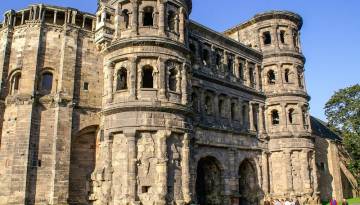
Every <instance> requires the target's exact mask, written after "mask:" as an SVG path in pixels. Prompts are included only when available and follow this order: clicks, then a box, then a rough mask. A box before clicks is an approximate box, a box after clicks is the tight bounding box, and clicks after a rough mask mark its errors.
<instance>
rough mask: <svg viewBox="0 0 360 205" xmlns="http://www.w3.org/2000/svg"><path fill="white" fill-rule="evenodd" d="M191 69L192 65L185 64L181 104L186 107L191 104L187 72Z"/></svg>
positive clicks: (182, 73) (182, 74)
mask: <svg viewBox="0 0 360 205" xmlns="http://www.w3.org/2000/svg"><path fill="white" fill-rule="evenodd" d="M189 68H190V65H187V64H186V63H184V64H183V66H182V70H181V102H182V104H183V105H186V104H187V103H188V102H189V93H188V91H189V90H188V88H189V87H190V86H189V83H188V76H187V72H188V69H189Z"/></svg>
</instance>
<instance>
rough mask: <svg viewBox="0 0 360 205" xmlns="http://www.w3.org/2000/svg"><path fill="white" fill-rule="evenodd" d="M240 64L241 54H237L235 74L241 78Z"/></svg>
mask: <svg viewBox="0 0 360 205" xmlns="http://www.w3.org/2000/svg"><path fill="white" fill-rule="evenodd" d="M239 66H240V61H239V56H235V66H234V74H235V77H236V78H237V79H240V72H239V70H240V68H239Z"/></svg>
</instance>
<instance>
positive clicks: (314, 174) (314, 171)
mask: <svg viewBox="0 0 360 205" xmlns="http://www.w3.org/2000/svg"><path fill="white" fill-rule="evenodd" d="M309 155H310V156H311V162H310V166H311V173H310V174H311V176H312V179H313V180H312V183H313V191H314V193H315V194H319V183H318V177H317V173H318V172H317V167H316V162H315V152H314V151H310V153H309Z"/></svg>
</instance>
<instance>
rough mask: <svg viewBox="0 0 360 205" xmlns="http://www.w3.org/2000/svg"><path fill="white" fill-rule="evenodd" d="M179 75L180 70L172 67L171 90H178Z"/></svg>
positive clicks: (170, 72) (170, 74)
mask: <svg viewBox="0 0 360 205" xmlns="http://www.w3.org/2000/svg"><path fill="white" fill-rule="evenodd" d="M177 75H178V72H177V70H176V68H171V69H170V71H169V79H168V80H169V90H170V91H174V92H176V91H177V84H178V82H177Z"/></svg>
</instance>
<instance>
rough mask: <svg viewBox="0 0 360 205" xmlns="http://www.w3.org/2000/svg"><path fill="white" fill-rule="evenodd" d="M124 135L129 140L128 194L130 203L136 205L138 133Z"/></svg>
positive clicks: (132, 132) (129, 132)
mask: <svg viewBox="0 0 360 205" xmlns="http://www.w3.org/2000/svg"><path fill="white" fill-rule="evenodd" d="M124 135H125V137H126V139H127V143H128V151H127V156H128V173H127V175H128V178H127V188H128V189H127V194H128V201H129V202H130V204H134V202H135V201H136V198H137V190H136V189H137V183H136V166H137V165H136V162H137V157H136V155H137V154H136V131H135V130H130V131H125V132H124Z"/></svg>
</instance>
